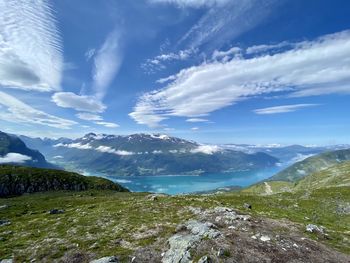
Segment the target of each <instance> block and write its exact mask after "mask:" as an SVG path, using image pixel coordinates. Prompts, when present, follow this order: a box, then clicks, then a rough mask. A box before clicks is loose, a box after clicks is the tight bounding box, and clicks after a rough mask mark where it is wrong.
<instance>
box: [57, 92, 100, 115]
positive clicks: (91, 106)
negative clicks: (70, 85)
mask: <svg viewBox="0 0 350 263" xmlns="http://www.w3.org/2000/svg"><path fill="white" fill-rule="evenodd" d="M52 101H53V102H55V103H56V104H57V106H59V107H62V108H72V109H75V110H77V111H86V112H94V113H101V112H103V111H105V109H106V106H105V105H104V104H103V103H102V102H100V101H99V100H97V99H96V98H95V97H93V96H85V95H77V94H75V93H73V92H56V93H55V94H54V95H53V96H52Z"/></svg>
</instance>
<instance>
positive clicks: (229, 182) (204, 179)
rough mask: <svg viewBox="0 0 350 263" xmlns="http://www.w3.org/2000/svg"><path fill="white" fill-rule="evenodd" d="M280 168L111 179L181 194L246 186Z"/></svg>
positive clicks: (130, 186)
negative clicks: (196, 174)
mask: <svg viewBox="0 0 350 263" xmlns="http://www.w3.org/2000/svg"><path fill="white" fill-rule="evenodd" d="M280 170H281V167H274V168H269V169H264V170H258V171H240V172H231V173H215V174H203V175H200V176H191V175H169V176H134V177H113V178H109V179H112V180H113V181H115V182H117V183H119V184H121V185H123V186H125V187H127V188H128V189H129V190H131V191H133V192H155V193H166V194H181V193H193V192H201V191H210V190H214V189H217V188H223V187H230V186H242V187H245V186H249V185H251V184H254V183H256V182H259V181H261V180H264V179H267V178H269V177H271V176H272V175H274V174H275V173H277V172H278V171H280Z"/></svg>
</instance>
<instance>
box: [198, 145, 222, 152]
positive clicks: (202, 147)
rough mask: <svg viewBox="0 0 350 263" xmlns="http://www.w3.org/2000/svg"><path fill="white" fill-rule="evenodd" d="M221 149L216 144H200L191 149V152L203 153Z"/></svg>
mask: <svg viewBox="0 0 350 263" xmlns="http://www.w3.org/2000/svg"><path fill="white" fill-rule="evenodd" d="M219 151H221V148H220V147H219V146H217V145H200V146H198V147H197V148H195V149H192V150H191V153H204V154H213V153H216V152H219Z"/></svg>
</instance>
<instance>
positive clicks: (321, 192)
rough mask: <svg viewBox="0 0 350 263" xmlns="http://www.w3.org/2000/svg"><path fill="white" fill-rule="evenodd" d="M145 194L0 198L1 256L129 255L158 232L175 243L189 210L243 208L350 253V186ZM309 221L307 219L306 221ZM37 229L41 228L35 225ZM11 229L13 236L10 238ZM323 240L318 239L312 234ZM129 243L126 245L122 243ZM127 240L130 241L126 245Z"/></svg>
mask: <svg viewBox="0 0 350 263" xmlns="http://www.w3.org/2000/svg"><path fill="white" fill-rule="evenodd" d="M146 195H147V194H142V193H117V192H109V191H87V192H81V193H79V194H78V193H72V192H52V193H37V194H32V195H27V196H20V197H15V198H10V199H0V206H1V205H4V204H7V205H9V207H8V208H5V209H0V218H1V219H9V220H10V221H11V225H9V226H5V227H4V226H3V227H1V228H0V237H1V238H0V240H2V241H0V258H7V257H10V256H11V255H13V254H15V255H16V258H17V259H18V260H19V261H23V260H25V259H27V260H28V259H29V258H30V257H31V256H32V255H34V254H35V255H36V257H37V258H38V259H39V260H40V259H44V258H45V259H53V258H58V257H61V256H62V255H63V254H64V253H65V251H67V250H68V251H71V250H76V249H79V250H81V251H89V252H92V253H96V254H97V256H107V255H114V254H117V255H120V256H127V255H128V254H130V253H131V250H132V248H135V247H137V246H144V245H147V244H151V243H153V242H154V241H155V238H154V237H144V238H141V239H135V238H134V237H135V235H136V234H137V233H140V232H141V233H142V232H143V231H147V230H149V229H157V228H160V229H161V231H160V232H159V234H158V236H160V237H162V236H163V237H169V236H170V235H171V234H172V232H173V231H174V229H175V227H176V225H177V224H178V223H179V222H182V221H184V220H187V219H189V218H191V217H193V216H192V215H191V214H190V212H188V210H185V209H184V208H185V207H188V206H195V207H202V208H208V207H215V206H228V207H235V208H238V209H242V206H243V204H244V203H246V202H247V203H250V204H252V207H253V209H252V210H249V211H245V212H248V213H251V214H252V215H253V216H264V217H269V218H276V219H284V218H287V219H289V220H291V221H293V222H297V223H300V228H301V229H305V225H306V224H309V223H314V224H318V225H323V226H325V227H326V228H327V229H328V233H329V234H330V238H329V239H326V240H324V239H321V240H320V241H321V242H325V243H326V244H328V245H329V246H332V247H334V248H335V249H337V250H340V251H343V252H345V253H350V249H349V248H350V225H349V222H350V215H345V214H337V213H336V212H335V211H336V209H337V207H338V206H339V205H341V204H342V203H349V202H350V191H349V188H348V187H338V188H328V189H316V190H313V191H311V192H310V193H309V194H307V195H305V194H303V193H302V192H297V193H282V194H276V195H269V196H266V197H264V198H261V196H258V195H255V194H248V193H225V194H220V195H211V196H201V195H192V196H175V197H171V196H168V197H167V196H166V197H160V198H159V200H158V201H150V200H149V199H148V198H146ZM52 208H58V209H64V210H65V213H64V214H60V215H49V214H48V213H47V211H48V210H50V209H52ZM308 218H309V219H308ZM33 226H35V227H33ZM8 231H11V232H8ZM311 237H312V238H314V239H317V238H318V237H317V236H316V235H311ZM120 240H123V242H124V243H126V244H127V245H126V246H123V245H120V243H118V242H119V241H120ZM127 242H129V243H127Z"/></svg>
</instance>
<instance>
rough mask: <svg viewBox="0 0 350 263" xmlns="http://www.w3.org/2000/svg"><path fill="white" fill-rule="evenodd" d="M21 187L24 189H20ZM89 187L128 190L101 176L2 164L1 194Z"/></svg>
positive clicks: (0, 176)
mask: <svg viewBox="0 0 350 263" xmlns="http://www.w3.org/2000/svg"><path fill="white" fill-rule="evenodd" d="M5 188H6V190H5ZM20 188H22V189H23V190H18V189H20ZM28 189H30V190H28ZM88 189H109V190H115V191H127V190H126V189H125V188H123V187H122V186H120V185H118V184H115V183H113V182H112V181H110V180H107V179H104V178H100V177H93V176H89V177H88V176H83V175H80V174H77V173H72V172H66V171H62V170H53V169H41V168H32V167H23V166H13V165H0V190H1V191H0V196H6V195H18V194H21V192H39V191H40V192H41V191H47V190H88ZM5 192H7V194H6V193H5Z"/></svg>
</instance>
